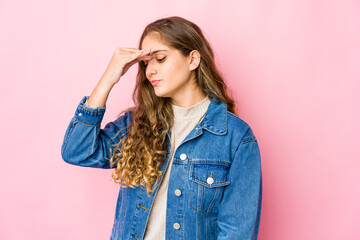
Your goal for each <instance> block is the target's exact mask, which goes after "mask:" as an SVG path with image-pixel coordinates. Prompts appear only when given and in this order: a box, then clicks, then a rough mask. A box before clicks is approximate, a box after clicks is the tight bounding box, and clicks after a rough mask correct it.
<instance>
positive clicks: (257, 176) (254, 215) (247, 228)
mask: <svg viewBox="0 0 360 240" xmlns="http://www.w3.org/2000/svg"><path fill="white" fill-rule="evenodd" d="M248 132H250V133H251V130H250V131H248ZM228 177H229V181H230V185H229V186H227V187H226V188H225V190H224V197H223V200H222V202H221V205H220V208H219V215H218V226H219V227H220V233H219V236H218V239H219V240H220V239H222V240H224V239H241V240H256V239H257V235H258V231H259V224H260V213H261V200H262V176H261V161H260V151H259V147H258V144H257V140H256V138H255V136H253V135H252V134H251V135H248V136H246V137H244V138H243V140H242V141H241V142H240V145H239V146H238V148H237V150H236V151H235V156H234V159H233V162H232V165H231V167H230V170H229V175H228Z"/></svg>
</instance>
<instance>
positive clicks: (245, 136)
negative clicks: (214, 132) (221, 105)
mask: <svg viewBox="0 0 360 240" xmlns="http://www.w3.org/2000/svg"><path fill="white" fill-rule="evenodd" d="M226 116H227V121H226V122H227V130H228V132H229V133H230V134H231V135H233V136H234V137H235V138H236V139H237V141H240V143H245V142H249V141H257V140H256V137H255V134H254V132H253V130H252V129H251V127H250V125H249V124H248V123H247V122H246V121H244V120H243V119H242V118H240V117H239V116H237V115H235V114H234V113H232V112H230V111H227V113H226Z"/></svg>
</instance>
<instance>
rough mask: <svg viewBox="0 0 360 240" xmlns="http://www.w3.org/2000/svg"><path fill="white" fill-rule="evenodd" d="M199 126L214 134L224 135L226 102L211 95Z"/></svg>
mask: <svg viewBox="0 0 360 240" xmlns="http://www.w3.org/2000/svg"><path fill="white" fill-rule="evenodd" d="M201 128H204V129H206V130H208V131H209V132H212V133H214V134H218V135H224V134H226V132H227V106H226V103H224V102H223V101H221V100H220V99H218V98H217V97H215V96H213V97H212V99H211V102H210V104H209V107H208V109H207V110H206V113H205V117H204V120H203V121H202V122H201Z"/></svg>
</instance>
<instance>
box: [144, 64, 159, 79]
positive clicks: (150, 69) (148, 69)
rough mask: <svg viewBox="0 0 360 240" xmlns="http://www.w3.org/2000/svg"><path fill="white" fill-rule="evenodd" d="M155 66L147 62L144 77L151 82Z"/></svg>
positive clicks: (155, 71) (154, 73)
mask: <svg viewBox="0 0 360 240" xmlns="http://www.w3.org/2000/svg"><path fill="white" fill-rule="evenodd" d="M154 65H155V64H153V63H152V61H148V64H147V66H146V77H147V78H148V79H149V80H151V78H152V76H154V75H156V73H157V70H156V68H155V66H154Z"/></svg>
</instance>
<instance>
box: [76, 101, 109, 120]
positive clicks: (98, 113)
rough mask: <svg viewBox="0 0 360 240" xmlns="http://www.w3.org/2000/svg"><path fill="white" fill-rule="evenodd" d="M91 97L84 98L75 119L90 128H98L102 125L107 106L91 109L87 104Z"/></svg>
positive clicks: (77, 109)
mask: <svg viewBox="0 0 360 240" xmlns="http://www.w3.org/2000/svg"><path fill="white" fill-rule="evenodd" d="M89 97H90V96H84V97H83V98H82V99H81V101H80V103H79V105H78V106H77V108H76V112H75V118H76V120H77V121H79V122H81V123H83V124H85V125H90V126H97V125H99V124H100V123H101V121H102V119H103V117H104V114H105V110H106V105H105V106H104V107H102V108H100V107H97V108H91V107H89V106H87V105H86V104H85V103H86V101H87V100H88V98H89Z"/></svg>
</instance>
